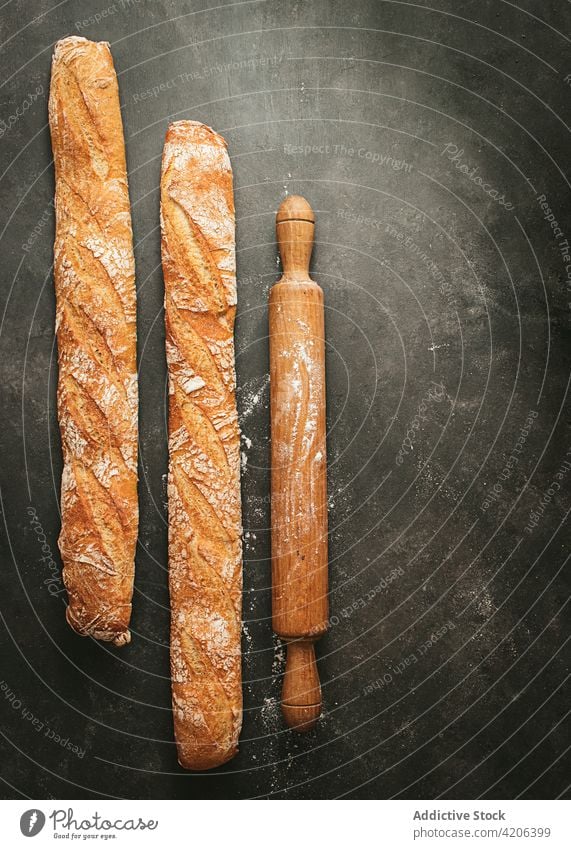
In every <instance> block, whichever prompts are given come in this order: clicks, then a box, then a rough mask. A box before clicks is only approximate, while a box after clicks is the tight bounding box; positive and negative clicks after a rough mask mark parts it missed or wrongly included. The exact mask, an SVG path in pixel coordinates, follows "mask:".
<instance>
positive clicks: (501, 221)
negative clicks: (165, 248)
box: [0, 0, 571, 798]
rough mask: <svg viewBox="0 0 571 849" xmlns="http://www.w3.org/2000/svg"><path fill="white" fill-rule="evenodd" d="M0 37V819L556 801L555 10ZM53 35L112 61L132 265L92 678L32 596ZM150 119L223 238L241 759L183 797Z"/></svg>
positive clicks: (560, 156)
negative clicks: (304, 694)
mask: <svg viewBox="0 0 571 849" xmlns="http://www.w3.org/2000/svg"><path fill="white" fill-rule="evenodd" d="M105 10H107V14H106V15H105V16H104V17H100V15H103V14H104V12H105ZM1 16H2V31H1V42H2V50H1V52H0V62H1V74H0V77H1V78H0V105H1V110H2V120H3V122H4V123H2V124H0V128H1V135H2V139H1V141H2V148H1V150H2V173H1V185H2V197H3V204H2V227H3V229H2V232H1V247H2V272H3V273H2V310H3V313H2V315H3V319H2V324H1V326H0V346H1V349H0V357H1V360H0V361H1V364H2V390H3V401H2V413H3V420H2V441H3V463H2V508H3V513H4V533H3V541H2V545H3V560H2V563H3V568H2V595H1V599H2V602H1V613H2V629H1V633H2V646H1V654H0V656H1V658H2V669H1V673H0V677H1V679H2V682H3V683H2V684H0V687H1V688H2V689H1V690H0V713H1V717H2V719H1V729H0V730H1V735H2V736H1V737H0V745H1V748H2V756H1V761H0V763H1V775H2V779H3V782H5V783H4V784H3V793H4V795H6V796H7V797H18V798H20V797H23V796H30V797H36V798H45V797H53V798H60V797H63V798H66V797H67V798H83V797H107V796H118V797H131V798H141V797H142V798H147V797H148V798H195V797H196V798H198V797H240V798H246V797H260V796H261V797H267V796H271V797H272V798H308V797H309V798H329V797H337V796H349V797H354V798H387V797H392V796H397V797H401V798H402V797H404V798H422V797H428V798H434V797H437V796H443V797H445V798H463V797H468V798H475V797H479V796H483V797H487V798H506V797H507V798H512V797H516V796H523V797H529V798H534V797H548V798H552V797H556V796H558V795H560V794H565V792H566V787H567V784H568V778H569V772H568V766H569V764H568V761H567V760H566V756H565V746H566V739H567V735H566V725H565V715H566V711H567V709H568V697H569V694H568V691H566V689H565V680H566V679H565V675H566V667H565V649H564V642H565V638H566V635H567V633H566V632H567V631H568V628H567V627H566V620H565V612H564V605H565V604H566V602H567V598H568V590H567V588H566V586H565V582H564V577H563V576H564V565H565V562H566V558H567V557H568V553H569V550H568V548H569V535H568V530H567V529H566V525H565V518H566V515H567V511H568V508H569V494H568V492H569V481H571V471H569V470H568V468H569V467H568V465H566V462H567V461H569V465H571V453H569V452H570V450H571V438H570V433H569V417H568V407H567V405H566V399H567V388H568V379H569V367H570V347H569V306H570V302H571V283H570V280H571V265H570V264H569V263H571V259H568V260H567V261H566V260H565V258H564V250H563V248H564V242H565V239H566V238H569V239H571V219H570V216H569V188H570V185H569V178H568V174H567V172H568V162H569V136H568V133H569V129H568V126H567V124H568V117H569V104H570V102H571V88H570V87H569V83H568V82H567V81H566V77H567V75H568V73H571V57H570V54H569V35H570V33H569V30H570V23H571V14H570V10H569V5H568V4H566V3H560V2H555V0H549V2H547V0H546V2H532V0H518V2H517V3H507V2H501V1H500V0H497V2H489V1H488V2H481V0H480V2H476V0H465V2H461V3H458V2H452V0H432V2H431V3H430V4H429V3H427V2H424V0H418V2H417V3H415V4H412V3H404V2H396V0H395V2H383V0H352V2H350V3H347V2H340V0H330V2H326V0H315V2H304V0H298V2H293V0H285V2H279V0H251V2H229V3H225V4H221V3H219V2H218V0H200V2H197V0H188V2H173V1H172V0H166V1H165V2H151V0H139V2H130V3H129V2H122V0H116V2H115V3H107V0H99V2H89V3H88V2H78V0H69V2H60V3H52V2H37V0H36V2H23V0H11V2H8V3H5V4H4V5H3V6H2V10H1ZM90 16H92V20H91V22H90V21H88V20H87V19H88V18H89V17H90ZM95 16H97V19H96V18H95ZM78 32H79V33H80V34H82V35H85V36H87V37H88V38H92V39H106V40H109V41H110V42H111V44H112V50H113V55H114V59H115V64H116V68H117V72H118V74H119V83H120V90H121V100H122V105H123V116H124V123H125V133H126V143H127V155H128V163H129V174H130V192H131V198H132V203H133V223H134V231H135V239H136V249H135V250H136V260H137V281H138V282H137V287H138V316H139V366H140V395H141V406H140V453H141V458H140V506H141V530H140V537H139V546H138V558H137V575H136V593H135V605H134V614H133V631H134V638H133V642H132V644H131V646H129V647H128V648H126V649H124V650H121V651H114V650H113V649H111V648H109V647H108V646H105V645H102V644H97V643H95V642H92V641H89V640H82V639H79V638H78V637H77V636H75V635H74V634H73V633H72V631H71V630H70V629H69V628H68V627H67V625H66V623H65V620H64V600H63V597H62V595H61V592H60V591H61V585H60V584H59V583H58V575H59V566H60V563H59V558H58V553H57V534H58V531H59V511H58V489H59V479H60V474H61V455H60V448H59V439H58V431H57V422H56V416H55V407H54V399H55V396H54V389H55V375H56V357H55V353H56V352H55V346H54V294H53V283H52V269H51V263H52V240H53V209H52V208H51V206H50V204H51V199H52V194H53V168H52V160H51V151H50V142H49V134H48V128H47V123H46V122H47V114H46V101H47V93H48V86H49V67H50V55H51V51H52V47H53V43H54V42H55V41H56V40H57V39H58V38H60V37H62V36H64V35H67V34H70V33H78ZM149 92H150V93H149ZM31 93H32V94H33V93H37V96H36V98H35V100H33V98H32V99H30V101H29V106H28V107H24V106H23V104H24V102H25V101H27V100H28V96H29V95H30V94H31ZM145 93H146V94H145ZM18 111H19V112H23V115H22V116H21V117H17V116H18ZM10 116H16V118H14V119H13V120H10ZM175 117H176V118H193V119H198V120H202V121H205V122H206V123H208V124H211V125H212V126H213V127H215V128H216V129H217V130H218V131H220V132H221V133H223V134H224V135H225V137H226V138H227V140H228V143H229V150H230V154H231V158H232V162H233V166H234V174H235V187H236V208H237V218H238V225H237V227H238V230H237V238H238V270H239V275H238V277H239V318H238V323H237V336H236V340H237V352H238V358H237V368H238V383H239V393H238V401H239V408H240V413H241V425H242V430H243V434H244V438H245V441H244V453H245V469H244V475H243V504H244V527H245V566H244V617H245V632H244V697H245V713H244V731H243V735H242V743H241V749H240V754H239V756H238V757H237V758H236V759H235V760H234V761H233V762H232V763H230V764H228V765H227V766H226V767H224V768H222V769H220V770H216V771H214V772H213V773H210V774H208V775H193V774H185V773H183V771H182V770H180V769H179V768H178V766H177V763H176V757H175V752H174V746H173V742H172V727H171V716H170V705H169V698H170V694H169V680H168V645H167V640H168V620H169V614H168V596H167V573H166V566H167V563H166V509H165V500H166V492H165V480H166V478H165V474H166V463H167V455H166V435H165V434H166V425H165V377H166V370H165V357H164V330H163V313H162V300H163V283H162V277H161V270H160V252H159V229H158V202H159V196H158V185H159V169H160V156H161V150H162V144H163V138H164V134H165V130H166V127H167V123H168V121H169V119H172V118H175ZM447 146H448V147H447ZM455 154H456V158H455V159H454V155H455ZM462 166H466V167H464V169H463V170H462ZM474 169H476V170H475V171H474ZM466 172H467V173H466ZM478 178H481V183H483V184H485V186H483V185H481V184H479V183H478ZM286 192H290V193H301V194H304V195H305V196H306V197H307V198H308V199H309V200H310V201H311V203H312V204H313V206H314V208H315V210H316V212H317V221H318V225H317V244H316V248H315V252H314V257H313V273H314V276H315V279H316V280H317V281H318V282H319V283H320V284H321V285H322V286H323V289H324V291H325V296H326V302H327V319H326V320H327V336H328V360H327V368H328V405H329V406H328V422H329V437H328V439H329V441H328V450H329V458H330V467H329V470H330V479H329V484H330V504H331V511H330V523H331V533H330V546H331V599H330V600H331V613H332V617H333V619H332V627H331V630H330V633H329V634H328V635H327V637H326V638H325V639H323V640H322V641H321V643H320V644H319V648H318V651H319V657H320V661H319V665H320V671H321V676H322V680H323V684H324V687H323V692H324V702H325V708H326V711H325V716H324V717H323V719H322V721H321V723H320V725H319V727H318V729H317V730H316V731H315V732H314V733H312V734H309V735H307V736H304V737H301V736H295V735H294V734H292V733H291V732H289V731H286V730H284V728H283V725H282V723H281V719H280V714H279V709H278V706H277V701H276V700H277V699H278V698H279V685H280V674H281V671H282V668H283V658H282V653H281V651H280V650H279V649H277V646H276V641H275V640H274V639H273V637H272V632H271V624H270V619H269V616H270V588H269V561H268V556H269V536H268V528H269V524H270V515H269V503H268V486H269V480H268V446H269V440H268V351H267V311H266V306H267V296H268V291H269V287H270V286H271V284H272V283H273V282H274V281H275V280H276V279H277V275H278V263H277V253H276V245H275V242H274V216H275V210H276V209H277V206H278V204H279V202H280V200H281V199H282V198H283V197H284V195H285V194H286ZM542 195H545V199H546V200H545V202H546V203H547V204H548V206H549V208H550V209H551V210H552V213H553V215H554V217H555V219H556V220H557V221H558V222H559V225H560V229H561V231H562V232H563V234H564V235H563V236H561V237H560V236H558V235H557V233H556V231H554V230H552V228H551V227H550V224H549V222H548V221H547V220H546V219H545V217H544V216H545V215H546V214H548V213H547V212H546V210H545V209H542V207H541V205H540V202H539V200H538V198H539V197H540V196H542ZM359 217H362V218H359ZM419 410H420V413H419ZM530 413H531V414H532V415H533V416H534V417H533V418H532V419H528V417H529V414H530ZM535 414H537V415H536V416H535ZM528 420H529V421H530V422H531V426H530V427H528V428H527V432H525V431H524V434H522V428H525V426H526V421H528ZM407 433H408V434H409V437H410V441H411V443H412V446H413V447H412V449H411V447H410V444H409V443H408V442H406V439H407ZM246 438H247V439H248V440H251V447H248V445H249V443H247V442H246ZM518 439H520V442H519V443H518ZM522 440H523V441H522ZM518 445H519V449H517V448H516V446H518ZM399 451H400V454H399ZM510 457H511V458H512V459H511V460H510ZM401 461H402V462H401ZM506 464H507V466H506ZM504 469H505V471H504V472H502V470H504ZM502 474H503V478H502ZM558 475H559V477H558ZM554 482H555V483H554ZM557 485H559V487H558V486H557ZM494 488H495V489H494ZM549 492H550V493H551V494H547V499H546V498H545V496H546V493H549ZM486 499H488V500H486ZM542 500H543V502H544V506H543V507H542V508H541V511H542V512H541V513H540V512H539V511H538V510H537V508H538V506H539V505H540V503H541V502H542ZM30 511H33V515H32V513H30ZM534 511H535V513H536V514H537V520H533V522H534V523H535V524H534V526H533V527H532V525H531V524H530V512H534ZM33 516H36V517H37V518H36V519H35V520H34V519H33ZM43 535H45V543H44V536H43ZM42 544H45V545H46V546H47V549H46V550H44V553H42ZM46 551H47V554H46ZM42 557H44V558H45V559H44V560H42ZM50 558H53V560H51V559H50ZM50 579H53V580H52V582H51V583H50ZM567 623H568V618H567ZM34 720H36V721H35V722H34ZM56 735H57V736H58V737H59V738H62V740H63V742H58V740H57V738H56ZM67 740H69V747H66V741H67ZM73 746H75V747H79V749H80V751H79V752H74V751H73V750H72V749H71V747H73Z"/></svg>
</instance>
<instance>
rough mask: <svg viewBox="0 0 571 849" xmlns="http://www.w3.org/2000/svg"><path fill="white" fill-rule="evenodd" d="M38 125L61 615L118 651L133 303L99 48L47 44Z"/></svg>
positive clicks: (132, 391)
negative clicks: (49, 296)
mask: <svg viewBox="0 0 571 849" xmlns="http://www.w3.org/2000/svg"><path fill="white" fill-rule="evenodd" d="M49 121H50V130H51V138H52V147H53V154H54V163H55V175H56V195H55V201H56V237H55V246H54V254H55V256H54V269H55V288H56V330H57V342H58V364H59V377H58V417H59V424H60V430H61V439H62V448H63V460H64V468H63V476H62V486H61V513H62V526H61V534H60V537H59V547H60V551H61V555H62V558H63V564H64V570H63V577H64V582H65V586H66V589H67V593H68V599H69V605H68V608H67V613H66V615H67V620H68V622H69V624H70V625H71V626H72V628H74V629H75V630H76V631H77V632H78V633H79V634H82V635H84V636H91V637H96V638H97V639H99V640H106V641H111V642H113V643H115V645H118V646H121V645H124V644H125V643H128V642H129V641H130V638H131V635H130V631H129V620H130V616H131V597H132V594H133V577H134V556H135V545H136V540H137V524H138V507H137V367H136V326H135V312H136V308H135V276H134V275H135V268H134V258H133V238H132V231H131V216H130V208H129V194H128V188H127V171H126V164H125V147H124V142H123V127H122V122H121V112H120V107H119V93H118V88H117V77H116V75H115V70H114V68H113V60H112V58H111V52H110V50H109V45H108V44H107V43H106V42H99V43H95V42H91V41H87V40H86V39H85V38H80V37H70V38H65V39H63V40H61V41H58V43H57V44H56V46H55V50H54V55H53V63H52V78H51V86H50V98H49Z"/></svg>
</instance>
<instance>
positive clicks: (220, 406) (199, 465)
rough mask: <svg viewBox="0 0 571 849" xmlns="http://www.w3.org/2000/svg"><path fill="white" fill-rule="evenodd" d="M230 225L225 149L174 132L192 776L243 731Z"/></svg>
mask: <svg viewBox="0 0 571 849" xmlns="http://www.w3.org/2000/svg"><path fill="white" fill-rule="evenodd" d="M234 227H235V225H234V202H233V196H232V172H231V169H230V162H229V159H228V154H227V152H226V144H225V142H224V140H223V139H222V138H221V137H220V136H218V135H217V134H216V133H215V132H213V130H211V129H210V128H209V127H206V126H204V125H203V124H198V123H195V122H193V121H178V122H176V123H174V124H171V125H170V126H169V129H168V132H167V137H166V141H165V147H164V153H163V162H162V178H161V228H162V258H163V273H164V279H165V313H166V346H167V362H168V372H169V482H168V511H169V587H170V598H171V677H172V700H173V715H174V729H175V738H176V743H177V748H178V756H179V761H180V763H181V765H182V766H183V767H185V768H187V769H195V770H201V769H209V768H211V767H214V766H218V765H219V764H222V763H224V762H225V761H227V760H229V759H230V758H231V757H233V756H234V755H235V754H236V751H237V743H238V735H239V733H240V728H241V724H242V691H241V670H240V630H241V597H242V546H241V530H242V529H241V509H240V478H239V475H240V456H239V447H240V436H239V430H238V419H237V413H236V399H235V369H234V337H233V331H234V317H235V312H236V276H235V245H234Z"/></svg>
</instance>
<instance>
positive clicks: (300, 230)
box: [276, 195, 315, 281]
mask: <svg viewBox="0 0 571 849" xmlns="http://www.w3.org/2000/svg"><path fill="white" fill-rule="evenodd" d="M314 230H315V215H314V213H313V210H312V208H311V206H310V205H309V203H308V202H307V201H306V199H305V198H302V197H300V196H299V195H288V197H287V198H286V199H285V200H284V201H282V203H281V204H280V208H279V209H278V212H277V215H276V233H277V239H278V246H279V249H280V256H281V258H282V268H283V272H284V278H286V279H288V280H300V281H307V280H309V279H310V278H309V260H310V259H311V252H312V250H313V234H314Z"/></svg>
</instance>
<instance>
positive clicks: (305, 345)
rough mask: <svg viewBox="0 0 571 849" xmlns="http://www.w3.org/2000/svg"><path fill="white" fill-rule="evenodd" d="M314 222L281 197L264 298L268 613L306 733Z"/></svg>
mask: <svg viewBox="0 0 571 849" xmlns="http://www.w3.org/2000/svg"><path fill="white" fill-rule="evenodd" d="M314 227H315V216H314V214H313V210H312V209H311V206H310V205H309V204H308V202H307V201H306V200H305V199H304V198H302V197H297V196H295V195H294V196H291V197H288V198H286V199H285V200H284V201H283V203H282V204H281V206H280V208H279V210H278V213H277V216H276V231H277V239H278V245H279V249H280V254H281V258H282V267H283V277H282V278H281V279H280V280H279V281H278V283H276V285H275V286H273V287H272V290H271V292H270V305H269V325H270V407H271V431H272V451H271V463H272V614H273V628H274V631H275V632H276V634H277V635H278V636H279V637H281V638H282V639H283V640H286V641H287V660H286V671H285V676H284V682H283V690H282V711H283V715H284V719H285V721H286V723H287V725H289V726H290V727H291V728H296V729H297V730H298V731H309V730H310V729H311V728H313V726H314V725H315V723H316V722H317V719H318V718H319V715H320V713H321V687H320V684H319V675H318V671H317V664H316V660H315V651H314V642H315V640H317V639H319V637H321V636H322V634H324V633H325V631H326V630H327V620H328V613H329V605H328V598H327V467H326V453H325V332H324V313H323V292H322V291H321V288H320V287H319V286H318V285H317V283H315V282H314V281H313V280H311V278H310V276H309V260H310V257H311V251H312V248H313V231H314Z"/></svg>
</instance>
